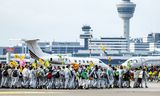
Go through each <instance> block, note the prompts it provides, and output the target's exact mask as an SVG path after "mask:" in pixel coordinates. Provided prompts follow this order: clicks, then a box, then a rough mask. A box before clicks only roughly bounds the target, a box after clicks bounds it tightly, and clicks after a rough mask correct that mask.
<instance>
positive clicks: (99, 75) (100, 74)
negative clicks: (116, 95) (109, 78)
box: [97, 67, 102, 88]
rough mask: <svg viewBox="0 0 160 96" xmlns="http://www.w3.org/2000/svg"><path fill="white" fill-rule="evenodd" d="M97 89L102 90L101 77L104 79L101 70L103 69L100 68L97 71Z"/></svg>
mask: <svg viewBox="0 0 160 96" xmlns="http://www.w3.org/2000/svg"><path fill="white" fill-rule="evenodd" d="M97 76H98V78H97V88H101V81H102V80H101V77H102V70H101V67H99V68H98V71H97Z"/></svg>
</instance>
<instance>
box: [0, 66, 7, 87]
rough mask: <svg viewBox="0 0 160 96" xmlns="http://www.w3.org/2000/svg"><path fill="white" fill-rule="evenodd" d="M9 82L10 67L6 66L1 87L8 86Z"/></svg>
mask: <svg viewBox="0 0 160 96" xmlns="http://www.w3.org/2000/svg"><path fill="white" fill-rule="evenodd" d="M7 82H8V67H5V68H4V70H3V71H2V81H1V87H2V88H6V87H8V86H7Z"/></svg>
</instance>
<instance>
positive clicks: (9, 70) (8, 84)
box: [7, 66, 13, 88]
mask: <svg viewBox="0 0 160 96" xmlns="http://www.w3.org/2000/svg"><path fill="white" fill-rule="evenodd" d="M12 70H13V69H12V68H11V67H10V66H9V67H8V70H7V71H8V80H7V87H10V88H11V83H12V75H11V74H12Z"/></svg>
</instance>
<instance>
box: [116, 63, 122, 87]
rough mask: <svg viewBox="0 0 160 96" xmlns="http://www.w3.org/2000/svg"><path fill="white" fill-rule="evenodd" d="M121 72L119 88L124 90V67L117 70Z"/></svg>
mask: <svg viewBox="0 0 160 96" xmlns="http://www.w3.org/2000/svg"><path fill="white" fill-rule="evenodd" d="M117 71H118V72H119V81H118V85H119V88H122V87H123V86H122V84H123V74H124V70H123V67H122V66H120V68H119V69H118V70H117Z"/></svg>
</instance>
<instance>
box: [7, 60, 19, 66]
mask: <svg viewBox="0 0 160 96" xmlns="http://www.w3.org/2000/svg"><path fill="white" fill-rule="evenodd" d="M9 65H10V66H11V67H17V62H16V61H10V62H9Z"/></svg>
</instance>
